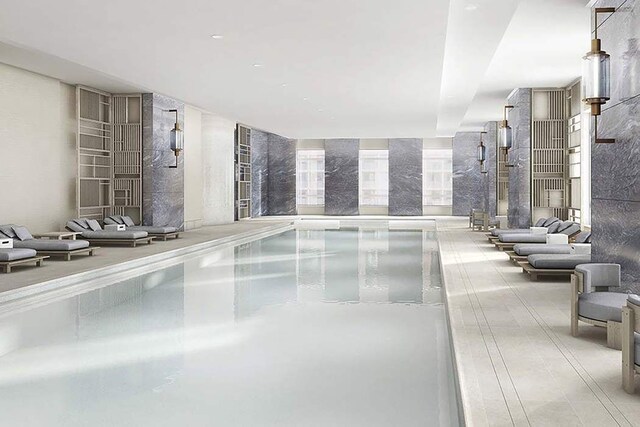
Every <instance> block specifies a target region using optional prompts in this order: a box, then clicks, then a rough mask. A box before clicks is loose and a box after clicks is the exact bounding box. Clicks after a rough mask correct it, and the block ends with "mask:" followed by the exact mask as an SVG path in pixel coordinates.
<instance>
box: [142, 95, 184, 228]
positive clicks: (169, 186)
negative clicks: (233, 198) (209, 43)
mask: <svg viewBox="0 0 640 427" xmlns="http://www.w3.org/2000/svg"><path fill="white" fill-rule="evenodd" d="M170 109H177V110H178V120H179V121H180V123H181V124H182V125H183V126H184V104H183V103H182V102H179V101H176V100H175V99H171V98H169V97H166V96H163V95H159V94H157V93H145V94H143V95H142V147H143V156H142V178H143V179H142V190H143V191H142V193H143V195H142V213H143V218H142V222H143V224H144V225H155V226H171V227H177V228H179V229H182V228H183V226H184V156H179V157H178V167H177V168H175V169H173V168H169V167H168V166H171V165H174V164H175V161H176V160H175V155H174V153H173V151H171V149H170V145H169V138H170V131H171V129H173V127H174V124H175V113H168V112H166V111H165V110H170ZM188 149H189V141H185V150H188Z"/></svg>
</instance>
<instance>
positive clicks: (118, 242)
mask: <svg viewBox="0 0 640 427" xmlns="http://www.w3.org/2000/svg"><path fill="white" fill-rule="evenodd" d="M81 239H83V240H86V241H87V242H89V244H90V245H91V246H94V245H96V247H98V246H97V245H103V246H130V247H132V248H135V247H136V246H138V245H139V244H142V243H146V244H148V245H150V244H151V242H153V241H154V240H155V237H153V236H147V237H140V238H138V239H86V238H84V237H81Z"/></svg>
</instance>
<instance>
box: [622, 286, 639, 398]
mask: <svg viewBox="0 0 640 427" xmlns="http://www.w3.org/2000/svg"><path fill="white" fill-rule="evenodd" d="M636 374H640V298H638V297H637V296H636V295H629V296H628V299H627V305H626V306H625V307H622V387H623V388H624V390H625V391H626V392H627V393H633V392H635V375H636Z"/></svg>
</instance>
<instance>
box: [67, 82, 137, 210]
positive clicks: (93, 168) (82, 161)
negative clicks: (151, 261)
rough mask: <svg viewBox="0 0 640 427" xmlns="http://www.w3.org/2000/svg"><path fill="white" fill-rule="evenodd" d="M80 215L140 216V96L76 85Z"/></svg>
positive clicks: (77, 193)
mask: <svg viewBox="0 0 640 427" xmlns="http://www.w3.org/2000/svg"><path fill="white" fill-rule="evenodd" d="M76 102H77V108H76V118H77V123H78V131H77V137H76V144H77V155H78V179H77V184H76V206H77V215H78V217H79V218H93V219H97V220H102V219H104V218H105V217H107V216H109V215H113V214H118V215H129V216H131V217H132V218H133V220H134V221H140V220H141V219H142V97H141V96H140V95H139V94H136V95H112V94H110V93H107V92H102V91H99V90H97V89H92V88H88V87H84V86H78V87H77V88H76Z"/></svg>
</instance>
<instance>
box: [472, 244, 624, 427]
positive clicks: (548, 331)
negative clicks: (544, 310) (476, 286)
mask: <svg viewBox="0 0 640 427" xmlns="http://www.w3.org/2000/svg"><path fill="white" fill-rule="evenodd" d="M472 241H473V242H474V244H475V246H476V247H477V248H478V249H480V247H479V246H478V244H477V242H476V240H475V239H472ZM480 252H481V253H483V254H484V253H486V251H482V250H480ZM484 257H485V259H487V260H488V261H489V262H491V264H492V265H493V266H494V269H495V270H496V272H497V273H498V275H499V276H500V277H501V278H502V280H503V281H504V282H505V283H506V284H507V286H508V287H509V289H510V290H511V292H512V293H513V294H514V296H516V297H517V298H518V300H519V301H520V302H521V304H522V305H523V307H525V309H527V311H528V312H529V313H530V314H531V316H532V318H533V319H534V320H535V321H536V323H538V325H539V326H540V328H541V329H542V331H543V332H544V333H545V335H546V336H547V337H548V338H549V339H550V340H551V342H552V343H553V345H554V346H555V347H556V348H557V349H558V351H559V352H560V353H561V354H562V355H563V357H564V358H565V359H566V360H567V362H568V363H569V364H570V366H571V367H572V369H573V370H574V371H575V372H576V374H577V375H578V376H579V377H580V378H581V379H582V381H584V383H585V385H586V386H587V387H588V388H589V390H591V391H592V393H593V394H594V396H595V397H596V398H597V399H598V401H599V402H600V403H601V404H602V406H603V408H604V409H605V410H606V411H607V412H608V413H609V415H611V418H612V419H613V420H614V421H615V422H616V423H617V424H618V425H621V424H620V423H619V422H618V420H617V418H618V417H617V416H616V415H614V414H613V413H611V411H610V409H609V407H608V405H607V404H605V402H603V401H602V399H601V397H600V396H599V393H596V392H595V391H594V390H593V388H592V385H591V384H589V381H587V379H586V378H585V377H584V376H583V374H582V373H580V372H579V371H578V370H577V369H576V368H575V364H578V366H580V368H581V369H582V370H583V371H584V372H585V374H586V375H587V376H588V377H589V380H590V381H591V382H592V383H593V384H595V386H596V387H597V388H598V390H599V391H600V393H601V394H602V395H604V397H605V398H606V400H607V401H608V402H609V403H610V404H611V405H612V406H613V407H614V408H615V409H616V410H617V412H618V413H619V415H620V416H621V417H622V418H624V420H625V421H627V422H628V423H629V420H628V419H627V417H626V416H625V415H624V413H622V411H621V410H620V408H618V406H617V405H616V404H615V402H613V401H612V400H611V398H610V397H609V395H608V394H607V393H606V392H605V391H604V390H603V389H602V388H601V387H600V385H599V384H598V382H597V381H596V380H595V379H594V378H593V377H591V375H589V373H588V371H587V370H586V369H585V368H584V366H582V364H581V363H580V362H579V360H578V359H577V358H576V357H575V355H574V354H573V353H572V352H571V351H570V350H569V349H568V348H566V346H564V345H563V347H565V348H566V353H569V355H570V356H571V358H572V359H574V361H575V362H573V363H572V361H571V360H569V358H568V357H567V354H566V353H565V351H563V349H562V348H561V347H560V346H559V345H558V343H557V341H560V342H561V340H560V338H559V337H558V336H557V334H556V333H555V332H553V331H552V330H551V327H550V326H549V325H548V324H547V323H546V322H544V320H541V319H542V316H540V314H539V313H538V312H537V311H536V310H535V309H534V308H533V307H531V306H530V304H529V303H527V302H526V299H523V297H522V296H521V295H520V293H519V292H518V290H517V289H515V288H514V287H513V286H511V284H510V282H509V281H508V280H506V278H505V277H504V275H503V274H502V272H500V270H499V269H497V268H495V263H496V261H495V260H489V259H488V258H487V257H486V255H485V256H484ZM534 313H535V315H534ZM552 335H553V336H552ZM556 340H557V341H556Z"/></svg>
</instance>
